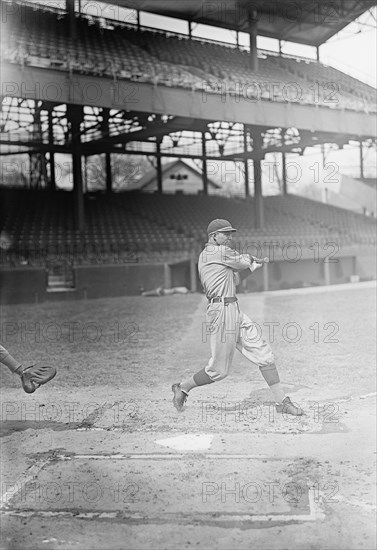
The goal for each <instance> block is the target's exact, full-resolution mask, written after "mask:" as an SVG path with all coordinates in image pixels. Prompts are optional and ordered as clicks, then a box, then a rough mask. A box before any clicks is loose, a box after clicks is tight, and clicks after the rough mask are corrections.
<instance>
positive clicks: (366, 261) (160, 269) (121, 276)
mask: <svg viewBox="0 0 377 550" xmlns="http://www.w3.org/2000/svg"><path fill="white" fill-rule="evenodd" d="M337 259H338V261H336V262H333V263H327V264H326V263H324V262H323V261H322V260H320V261H317V262H316V261H314V260H313V259H310V260H303V259H301V260H300V261H298V262H287V261H275V262H273V263H270V264H268V265H265V266H264V267H263V268H262V269H260V270H258V271H256V272H255V273H254V274H253V276H251V277H249V278H248V279H245V280H244V281H243V283H242V286H241V288H240V289H239V290H240V292H261V291H264V290H280V289H287V288H303V287H310V286H321V285H326V284H341V283H348V282H350V281H351V280H352V279H351V277H353V276H356V280H360V281H363V280H364V281H365V280H372V279H376V278H377V273H376V271H377V270H376V255H375V253H374V252H369V253H364V254H363V253H360V255H358V256H347V257H341V258H337ZM74 281H75V289H68V291H66V292H64V291H62V292H49V291H48V290H47V285H48V278H47V271H46V269H44V268H40V267H38V268H37V267H26V266H25V267H22V268H21V267H20V268H7V267H3V268H1V269H0V303H1V304H3V305H5V304H22V303H25V304H26V303H39V302H44V301H46V300H75V299H84V300H85V299H93V298H105V297H118V296H138V295H140V292H141V290H153V289H155V288H157V287H160V286H162V287H165V288H171V287H176V286H185V287H187V288H189V289H191V290H192V291H199V292H201V285H200V281H199V278H198V274H197V265H196V263H195V262H193V261H191V262H190V260H186V261H182V262H176V263H171V264H167V263H158V264H157V263H156V264H127V265H101V266H98V265H93V266H76V267H74Z"/></svg>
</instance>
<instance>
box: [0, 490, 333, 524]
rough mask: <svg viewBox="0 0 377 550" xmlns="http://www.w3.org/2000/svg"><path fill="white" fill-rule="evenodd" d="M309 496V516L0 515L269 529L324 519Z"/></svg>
mask: <svg viewBox="0 0 377 550" xmlns="http://www.w3.org/2000/svg"><path fill="white" fill-rule="evenodd" d="M308 497H309V509H310V513H309V514H288V513H287V514H259V515H253V514H222V513H216V512H211V513H204V514H203V513H200V514H198V513H196V514H195V513H194V514H180V513H178V514H174V513H164V514H161V515H159V516H156V517H150V516H145V515H144V514H142V513H140V512H126V513H125V512H119V511H113V512H109V511H103V512H88V511H85V512H77V511H75V512H71V511H69V510H55V511H37V510H36V511H34V510H20V511H19V510H6V511H4V512H2V514H3V515H7V516H16V517H36V518H55V517H57V518H59V517H62V518H74V519H82V520H93V519H94V520H113V521H114V520H115V521H116V520H118V521H122V522H133V523H145V524H166V523H174V524H177V523H180V524H182V523H184V524H188V525H192V524H194V523H195V524H198V523H199V524H202V525H205V524H219V525H220V526H221V524H224V526H227V524H229V522H238V523H246V524H247V523H268V524H269V525H271V527H272V526H273V525H274V524H275V523H276V522H278V523H291V522H304V521H318V520H323V519H325V513H324V512H323V510H322V508H321V506H320V503H319V502H317V500H316V498H315V492H314V489H313V488H309V490H308Z"/></svg>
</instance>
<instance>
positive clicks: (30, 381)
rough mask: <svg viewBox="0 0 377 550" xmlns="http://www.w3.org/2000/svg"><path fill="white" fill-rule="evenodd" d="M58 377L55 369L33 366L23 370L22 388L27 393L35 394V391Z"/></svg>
mask: <svg viewBox="0 0 377 550" xmlns="http://www.w3.org/2000/svg"><path fill="white" fill-rule="evenodd" d="M55 376H56V369H55V367H49V366H40V367H36V366H35V365H31V366H30V367H26V368H25V369H24V370H22V373H21V381H22V387H23V388H24V391H25V392H26V393H34V392H35V390H37V389H38V388H39V386H42V385H43V384H46V383H47V382H49V381H50V380H52V379H53V378H54V377H55Z"/></svg>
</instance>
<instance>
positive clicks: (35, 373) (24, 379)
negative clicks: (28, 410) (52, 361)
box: [0, 344, 56, 393]
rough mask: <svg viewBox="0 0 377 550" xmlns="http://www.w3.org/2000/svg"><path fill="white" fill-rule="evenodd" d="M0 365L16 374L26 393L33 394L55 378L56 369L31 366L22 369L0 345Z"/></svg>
mask: <svg viewBox="0 0 377 550" xmlns="http://www.w3.org/2000/svg"><path fill="white" fill-rule="evenodd" d="M0 363H3V365H5V366H6V367H8V369H9V370H10V371H11V372H13V373H14V374H18V376H19V377H20V378H21V383H22V387H23V389H24V391H25V392H26V393H34V392H35V390H36V389H37V388H39V386H42V384H46V383H47V382H49V381H50V380H52V379H53V378H54V376H56V369H55V368H54V367H50V366H43V365H41V366H39V367H37V366H36V365H31V366H30V367H24V366H23V365H22V364H21V363H19V362H18V361H17V360H16V359H15V358H14V357H12V355H11V354H10V353H9V352H8V351H7V350H6V349H5V348H4V347H3V346H2V345H1V344H0Z"/></svg>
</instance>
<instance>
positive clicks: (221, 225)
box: [207, 219, 237, 235]
mask: <svg viewBox="0 0 377 550" xmlns="http://www.w3.org/2000/svg"><path fill="white" fill-rule="evenodd" d="M217 231H224V232H225V231H237V229H234V227H232V224H231V223H230V222H229V221H228V220H222V219H216V220H212V221H211V223H210V224H209V226H208V228H207V234H208V235H211V234H212V233H216V232H217Z"/></svg>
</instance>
